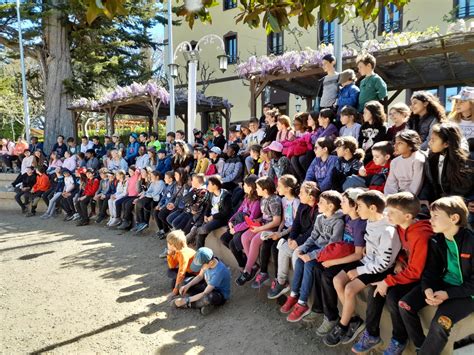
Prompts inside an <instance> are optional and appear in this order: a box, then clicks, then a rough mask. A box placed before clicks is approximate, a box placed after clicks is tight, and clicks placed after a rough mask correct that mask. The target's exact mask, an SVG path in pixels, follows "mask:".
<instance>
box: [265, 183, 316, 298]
mask: <svg viewBox="0 0 474 355" xmlns="http://www.w3.org/2000/svg"><path fill="white" fill-rule="evenodd" d="M319 195H320V192H319V190H318V187H317V186H316V183H314V182H312V181H305V182H303V184H302V185H301V189H300V193H299V200H300V204H299V206H298V210H297V211H296V216H295V218H294V220H293V223H292V225H291V228H290V230H289V234H288V239H286V238H285V237H283V239H280V240H281V241H280V242H279V243H278V245H277V249H278V262H277V263H276V266H277V267H276V269H277V277H276V278H275V280H273V283H272V287H271V288H270V290H269V291H268V293H267V297H268V298H269V299H271V300H272V299H276V298H278V297H280V296H281V295H283V294H285V293H286V292H288V291H289V290H290V285H289V283H288V274H289V269H290V261H291V262H292V265H293V269H294V268H295V263H296V260H297V259H298V251H297V250H296V249H297V248H298V247H299V246H300V245H303V244H304V242H306V240H307V239H308V238H309V236H310V235H311V231H312V228H313V225H314V221H315V219H316V215H317V214H318V200H319ZM295 200H296V199H295ZM283 213H285V209H284V212H283Z"/></svg>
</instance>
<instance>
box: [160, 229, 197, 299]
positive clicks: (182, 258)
mask: <svg viewBox="0 0 474 355" xmlns="http://www.w3.org/2000/svg"><path fill="white" fill-rule="evenodd" d="M166 242H167V244H168V256H167V258H166V259H167V261H168V277H169V278H170V279H171V280H172V286H171V287H173V291H171V293H170V294H169V295H168V298H172V297H174V296H177V295H179V288H180V287H181V286H182V284H183V282H184V279H185V277H186V276H195V275H196V273H195V272H193V271H192V270H191V263H192V262H193V258H194V254H196V252H195V251H194V250H193V249H191V248H190V247H188V245H187V243H186V236H185V235H184V232H183V231H180V230H177V231H173V232H171V233H169V234H168V236H167V237H166Z"/></svg>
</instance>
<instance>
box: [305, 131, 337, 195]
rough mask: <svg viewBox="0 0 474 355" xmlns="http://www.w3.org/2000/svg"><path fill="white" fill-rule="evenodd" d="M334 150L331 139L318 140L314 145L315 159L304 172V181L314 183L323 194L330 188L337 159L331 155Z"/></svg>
mask: <svg viewBox="0 0 474 355" xmlns="http://www.w3.org/2000/svg"><path fill="white" fill-rule="evenodd" d="M333 150H334V141H333V140H332V139H331V138H327V137H326V138H319V139H318V140H317V141H316V144H315V145H314V153H315V155H316V158H314V160H313V162H312V163H311V165H310V166H309V169H308V170H307V172H306V178H305V179H304V180H305V181H314V182H316V184H317V185H318V189H319V190H320V191H321V192H323V191H327V190H329V189H330V188H331V185H332V179H333V175H334V171H335V169H336V163H337V160H338V159H337V157H336V156H334V155H331V152H332V151H333Z"/></svg>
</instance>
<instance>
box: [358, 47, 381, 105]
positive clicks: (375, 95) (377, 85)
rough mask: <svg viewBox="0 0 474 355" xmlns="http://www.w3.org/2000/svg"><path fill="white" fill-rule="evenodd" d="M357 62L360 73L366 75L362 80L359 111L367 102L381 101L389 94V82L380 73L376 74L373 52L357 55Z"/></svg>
mask: <svg viewBox="0 0 474 355" xmlns="http://www.w3.org/2000/svg"><path fill="white" fill-rule="evenodd" d="M356 62H357V69H358V70H359V74H360V75H362V76H365V78H364V79H363V80H362V81H361V82H360V94H359V112H362V111H363V110H364V107H365V104H366V103H367V102H369V101H371V100H378V101H381V100H383V99H384V98H385V97H386V96H387V84H385V81H383V79H382V78H381V77H380V76H379V75H378V74H375V72H374V69H375V65H376V60H375V57H374V56H373V55H372V54H369V53H365V54H362V55H360V56H359V57H357V59H356Z"/></svg>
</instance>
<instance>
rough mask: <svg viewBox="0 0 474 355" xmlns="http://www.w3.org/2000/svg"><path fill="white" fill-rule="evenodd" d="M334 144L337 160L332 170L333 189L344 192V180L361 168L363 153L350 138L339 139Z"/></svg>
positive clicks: (354, 140)
mask: <svg viewBox="0 0 474 355" xmlns="http://www.w3.org/2000/svg"><path fill="white" fill-rule="evenodd" d="M335 144H336V154H337V157H338V160H337V162H336V167H335V169H334V175H333V189H334V190H337V191H344V190H345V189H346V186H345V185H344V184H345V182H346V179H347V178H348V177H349V176H351V175H355V174H357V173H358V172H359V169H360V168H361V167H362V166H363V164H362V160H363V159H364V151H363V150H362V149H359V148H358V144H357V140H356V139H355V138H354V137H351V136H347V137H339V138H337V139H336V142H335Z"/></svg>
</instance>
